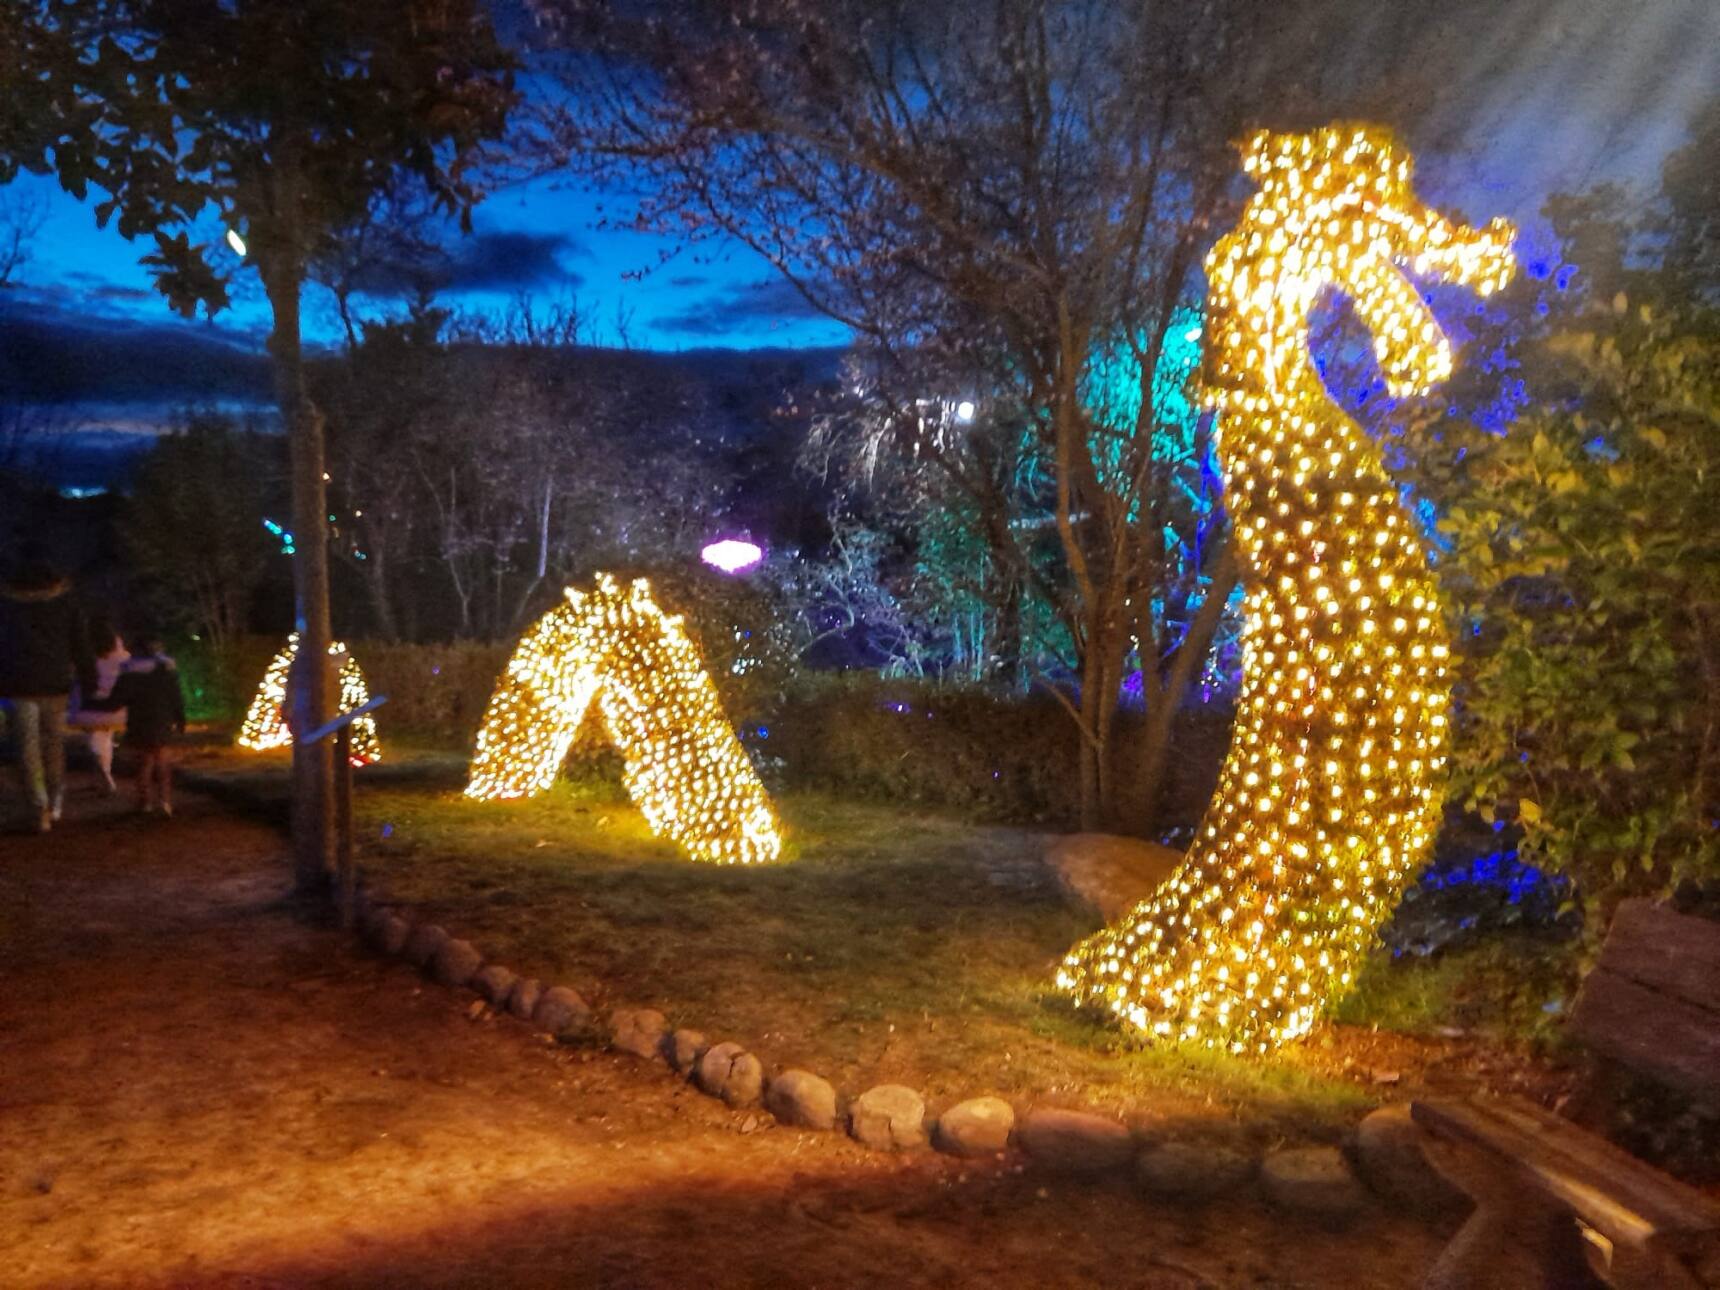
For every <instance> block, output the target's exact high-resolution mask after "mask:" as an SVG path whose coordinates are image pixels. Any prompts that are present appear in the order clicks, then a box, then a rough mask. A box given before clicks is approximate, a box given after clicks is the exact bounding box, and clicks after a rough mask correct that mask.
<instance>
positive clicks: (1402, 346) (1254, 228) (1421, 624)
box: [1057, 126, 1513, 1052]
mask: <svg viewBox="0 0 1720 1290" xmlns="http://www.w3.org/2000/svg"><path fill="white" fill-rule="evenodd" d="M1244 168H1245V169H1246V171H1247V172H1248V174H1249V175H1250V176H1252V177H1253V178H1254V180H1255V181H1256V182H1257V183H1258V185H1259V191H1258V192H1257V193H1256V194H1255V195H1254V197H1253V198H1252V199H1251V200H1250V201H1249V203H1248V205H1247V207H1246V209H1245V210H1244V211H1243V214H1242V218H1241V221H1240V222H1239V223H1238V225H1237V227H1236V228H1235V229H1234V230H1233V231H1232V232H1231V233H1230V234H1229V235H1228V236H1227V237H1225V238H1223V239H1222V240H1220V241H1219V243H1218V245H1217V246H1216V247H1214V248H1213V251H1212V254H1211V255H1210V256H1209V257H1208V259H1207V265H1206V269H1207V280H1208V283H1209V295H1208V303H1207V318H1208V325H1207V336H1208V345H1209V349H1208V355H1207V366H1206V371H1205V374H1204V382H1203V384H1204V389H1205V396H1204V397H1205V399H1206V402H1207V403H1208V404H1209V406H1211V407H1212V408H1214V409H1215V410H1216V411H1217V413H1218V416H1219V442H1218V449H1219V456H1220V459H1221V462H1222V465H1223V468H1224V474H1225V482H1226V491H1225V501H1226V505H1227V506H1228V507H1229V510H1230V516H1231V521H1232V524H1233V527H1234V531H1235V540H1236V541H1237V542H1238V543H1239V544H1240V548H1241V551H1242V553H1243V555H1244V557H1245V568H1246V572H1247V575H1248V576H1247V579H1246V581H1247V589H1248V600H1247V625H1246V627H1245V629H1244V639H1243V651H1244V653H1243V659H1244V661H1243V675H1242V689H1241V693H1240V696H1239V700H1238V709H1237V716H1236V729H1235V733H1234V734H1233V736H1232V741H1231V747H1230V753H1229V756H1228V758H1227V759H1226V761H1225V765H1224V768H1223V771H1222V774H1221V776H1220V779H1219V784H1218V791H1217V793H1216V795H1215V797H1214V800H1213V803H1212V805H1211V806H1210V807H1209V809H1208V811H1207V815H1206V818H1205V820H1204V821H1203V822H1202V825H1201V828H1200V829H1199V830H1198V832H1197V833H1196V837H1195V842H1194V845H1193V846H1192V847H1191V848H1190V850H1189V854H1188V856H1187V858H1186V859H1185V860H1184V861H1183V863H1182V865H1181V866H1180V867H1179V868H1178V869H1177V870H1176V872H1175V873H1173V874H1172V876H1171V877H1170V878H1169V879H1168V880H1167V881H1166V882H1165V884H1164V885H1163V886H1162V887H1160V888H1159V890H1158V891H1156V892H1155V893H1154V894H1153V895H1152V896H1151V897H1149V898H1148V899H1147V900H1145V901H1143V902H1142V903H1141V904H1140V905H1138V906H1136V907H1135V908H1134V909H1133V910H1131V911H1130V912H1129V913H1128V914H1127V915H1126V916H1125V917H1124V918H1123V919H1122V921H1121V922H1119V923H1118V924H1117V925H1115V926H1113V927H1111V928H1107V929H1106V930H1105V931H1102V932H1100V933H1098V934H1097V935H1095V936H1093V937H1090V938H1089V939H1087V940H1086V941H1084V942H1082V943H1081V944H1080V945H1078V946H1076V947H1075V949H1074V950H1073V951H1072V952H1071V953H1070V954H1069V956H1068V957H1067V959H1065V961H1064V963H1063V967H1062V969H1061V971H1060V972H1059V973H1058V978H1057V980H1058V984H1059V985H1060V986H1061V987H1062V988H1063V989H1065V990H1067V991H1069V992H1070V993H1072V994H1073V995H1074V996H1075V997H1076V999H1077V1000H1078V1001H1080V1002H1081V1003H1083V1004H1091V1005H1095V1006H1098V1007H1102V1008H1105V1009H1108V1010H1109V1011H1110V1012H1112V1013H1113V1014H1115V1015H1116V1016H1117V1017H1118V1018H1120V1019H1122V1020H1123V1021H1124V1022H1125V1023H1126V1024H1128V1025H1130V1026H1132V1027H1135V1028H1136V1029H1139V1030H1141V1031H1144V1032H1146V1033H1148V1034H1150V1035H1155V1036H1162V1037H1167V1038H1171V1039H1176V1040H1191V1041H1196V1042H1199V1043H1203V1044H1205V1045H1207V1046H1209V1047H1220V1046H1222V1047H1224V1048H1227V1049H1230V1050H1231V1051H1234V1052H1243V1051H1265V1050H1267V1049H1269V1048H1271V1047H1272V1046H1273V1045H1275V1044H1279V1043H1283V1042H1284V1041H1286V1040H1291V1039H1295V1038H1297V1037H1298V1036H1300V1035H1303V1034H1305V1033H1306V1032H1307V1031H1308V1029H1309V1027H1310V1026H1312V1025H1313V1023H1314V1019H1315V1017H1316V1016H1317V1015H1318V1013H1319V1010H1320V1008H1321V1007H1322V1006H1323V1005H1324V1004H1325V1002H1326V1001H1327V1000H1328V999H1329V998H1330V997H1332V996H1333V995H1334V994H1336V993H1337V992H1338V991H1340V990H1342V989H1343V988H1344V987H1345V986H1346V985H1348V984H1349V982H1350V976H1351V972H1352V970H1353V969H1354V967H1355V965H1356V963H1357V960H1358V959H1359V958H1360V956H1361V955H1362V954H1363V953H1364V952H1365V951H1366V949H1367V948H1368V947H1369V945H1370V944H1371V943H1372V941H1373V938H1374V936H1375V934H1376V932H1377V930H1378V928H1379V925H1380V924H1381V923H1382V922H1383V921H1384V919H1385V918H1386V917H1387V916H1388V915H1389V914H1390V912H1391V910H1392V908H1393V907H1394V906H1395V905H1396V903H1397V900H1398V897H1399V895H1400V894H1401V892H1402V890H1403V888H1404V885H1405V883H1406V882H1407V881H1408V879H1409V877H1410V876H1411V874H1412V873H1413V871H1414V870H1415V869H1416V868H1417V866H1419V865H1420V864H1421V863H1422V861H1423V860H1424V859H1425V857H1426V853H1427V849H1428V846H1429V843H1430V841H1431V839H1432V836H1433V832H1434V828H1435V826H1436V823H1437V816H1438V809H1439V792H1438V782H1439V774H1440V770H1441V767H1442V765H1443V761H1444V747H1445V736H1446V705H1447V699H1448V693H1449V683H1448V681H1447V679H1446V671H1447V665H1448V661H1449V660H1448V653H1449V649H1448V646H1447V643H1446V635H1445V627H1444V624H1443V622H1442V621H1441V610H1440V603H1439V598H1438V593H1437V590H1436V588H1435V585H1434V579H1433V576H1432V574H1431V572H1430V570H1429V568H1428V562H1427V558H1426V555H1425V553H1424V552H1423V550H1422V547H1421V544H1420V541H1419V539H1418V536H1417V533H1416V527H1415V524H1414V522H1413V521H1412V519H1411V516H1410V514H1409V512H1408V510H1407V509H1406V508H1405V506H1404V504H1403V502H1402V501H1401V500H1400V498H1399V495H1398V490H1397V488H1396V486H1395V485H1394V483H1393V482H1392V479H1391V477H1390V475H1389V474H1388V473H1387V471H1386V469H1385V465H1384V463H1383V461H1382V459H1381V455H1380V450H1379V448H1378V446H1377V445H1376V444H1375V443H1374V442H1373V441H1372V440H1371V439H1370V438H1369V437H1368V436H1367V435H1366V434H1365V433H1363V431H1362V429H1361V428H1360V427H1359V426H1358V425H1356V424H1355V422H1353V421H1352V420H1350V418H1348V417H1347V416H1345V415H1344V414H1343V412H1342V411H1341V410H1340V409H1339V408H1338V407H1337V406H1336V405H1335V404H1334V403H1333V402H1332V400H1331V398H1330V396H1329V395H1328V394H1327V392H1326V390H1325V388H1324V386H1323V385H1322V384H1321V381H1320V376H1319V373H1318V371H1317V370H1316V368H1315V365H1314V362H1313V359H1312V356H1311V355H1310V354H1309V352H1308V313H1309V310H1310V309H1311V308H1312V307H1313V305H1314V304H1315V302H1316V300H1318V299H1319V298H1320V296H1321V295H1322V293H1324V292H1326V291H1327V290H1337V291H1341V292H1343V293H1345V294H1346V295H1347V296H1348V297H1349V298H1350V300H1351V302H1352V303H1353V305H1354V307H1355V311H1356V313H1357V315H1358V317H1359V318H1360V320H1361V321H1362V322H1363V323H1364V324H1366V326H1367V327H1368V328H1369V330H1370V331H1371V332H1372V334H1373V344H1374V352H1375V354H1376V356H1377V357H1378V360H1379V364H1380V367H1381V369H1382V373H1383V375H1384V377H1385V380H1386V383H1387V386H1388V388H1389V389H1390V391H1391V392H1392V393H1393V394H1395V395H1405V394H1410V393H1416V392H1420V391H1422V390H1425V389H1426V388H1427V387H1428V386H1430V385H1432V384H1434V383H1435V382H1438V381H1441V380H1443V379H1445V378H1446V377H1447V376H1449V375H1450V374H1451V367H1452V356H1451V346H1450V344H1449V342H1448V341H1447V340H1446V338H1445V335H1444V334H1443V332H1441V330H1440V328H1439V325H1438V323H1437V322H1435V320H1434V317H1433V315H1432V313H1430V312H1429V310H1428V308H1427V306H1426V305H1425V304H1424V302H1423V300H1422V298H1421V295H1420V293H1419V292H1418V290H1417V289H1416V287H1415V286H1414V285H1412V284H1411V283H1410V282H1409V281H1408V280H1406V278H1405V277H1404V276H1402V273H1401V271H1400V266H1404V267H1407V268H1408V269H1409V270H1410V271H1412V272H1414V273H1416V274H1418V275H1424V276H1427V277H1430V278H1436V279H1439V280H1441V281H1445V282H1455V283H1462V284H1464V285H1467V286H1469V287H1471V288H1473V289H1474V290H1476V291H1477V292H1480V293H1481V294H1483V295H1485V294H1487V293H1489V292H1492V291H1494V290H1496V289H1497V288H1499V287H1501V286H1503V285H1504V284H1505V283H1506V282H1507V281H1508V280H1509V279H1510V276H1511V273H1512V270H1513V261H1512V257H1511V238H1512V229H1511V228H1510V226H1509V225H1508V224H1506V223H1505V222H1504V221H1502V220H1495V221H1493V222H1492V223H1491V224H1489V225H1488V226H1487V227H1486V228H1484V229H1480V230H1477V229H1471V228H1465V227H1463V226H1461V225H1457V224H1453V223H1450V222H1448V221H1446V220H1445V219H1443V218H1442V217H1441V216H1439V215H1438V214H1437V213H1435V212H1433V211H1432V210H1429V209H1428V208H1426V207H1424V206H1423V205H1422V204H1421V203H1420V202H1419V201H1417V200H1416V198H1415V195H1414V193H1413V192H1412V190H1411V185H1410V157H1409V154H1408V153H1407V152H1405V151H1404V150H1403V149H1402V148H1400V147H1399V146H1398V145H1397V144H1396V143H1395V141H1394V140H1393V139H1392V137H1391V135H1390V134H1389V133H1388V132H1387V131H1384V130H1381V129H1376V128H1370V127H1351V126H1339V127H1332V128H1329V129H1325V130H1322V131H1319V132H1317V133H1314V134H1309V135H1281V134H1265V133H1262V134H1258V135H1256V136H1255V137H1254V138H1253V139H1252V140H1251V141H1250V142H1249V143H1248V144H1247V146H1246V147H1245V149H1244Z"/></svg>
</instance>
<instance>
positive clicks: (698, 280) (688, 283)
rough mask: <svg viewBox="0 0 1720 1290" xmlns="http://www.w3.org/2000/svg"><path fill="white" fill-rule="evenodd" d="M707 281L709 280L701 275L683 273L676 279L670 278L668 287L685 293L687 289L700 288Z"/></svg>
mask: <svg viewBox="0 0 1720 1290" xmlns="http://www.w3.org/2000/svg"><path fill="white" fill-rule="evenodd" d="M709 281H710V279H709V278H708V277H706V276H705V275H704V274H702V273H684V274H682V275H681V276H680V277H678V278H670V279H669V285H670V286H671V287H675V288H677V289H679V290H681V291H685V290H687V289H688V288H689V287H702V286H704V285H705V284H706V283H708V282H709Z"/></svg>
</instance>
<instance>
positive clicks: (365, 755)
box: [239, 632, 382, 766]
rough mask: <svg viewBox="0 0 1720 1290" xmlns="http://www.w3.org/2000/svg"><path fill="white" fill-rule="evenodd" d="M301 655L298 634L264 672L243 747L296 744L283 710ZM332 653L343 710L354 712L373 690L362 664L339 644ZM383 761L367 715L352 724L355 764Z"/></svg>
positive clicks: (241, 735)
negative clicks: (337, 663)
mask: <svg viewBox="0 0 1720 1290" xmlns="http://www.w3.org/2000/svg"><path fill="white" fill-rule="evenodd" d="M298 652H299V634H298V633H297V632H294V633H293V634H292V635H291V636H289V637H287V643H286V646H285V648H283V649H282V650H281V652H280V653H279V654H277V655H275V657H274V659H273V660H272V661H271V662H270V664H269V669H268V671H266V672H264V673H263V681H262V684H260V685H259V686H258V687H257V694H256V697H255V698H253V699H252V700H251V706H250V707H249V708H248V709H246V712H245V722H244V724H243V725H241V726H240V727H239V747H241V748H249V749H251V750H252V751H253V752H262V751H263V750H264V749H267V748H286V747H288V746H289V745H290V744H291V743H292V742H293V736H292V732H291V731H289V730H288V729H287V720H286V714H285V713H284V712H283V711H282V708H283V705H284V704H285V703H286V698H287V673H288V672H290V671H291V670H292V666H293V659H294V657H295V656H296V655H297V654H298ZM328 652H329V657H331V658H337V659H339V660H340V710H341V711H342V712H351V711H352V710H353V709H354V708H362V707H363V706H364V705H365V704H367V703H369V702H370V688H369V687H368V686H367V685H366V684H365V682H364V672H363V671H362V670H361V669H360V668H359V666H358V661H357V660H356V659H354V658H353V656H352V655H351V654H349V653H348V652H347V648H346V646H345V645H343V644H341V643H340V642H339V641H334V642H332V643H331V644H330V645H329V647H328ZM381 760H382V741H381V740H379V739H378V738H377V737H376V718H375V717H374V716H371V715H369V714H366V715H365V716H362V717H359V718H358V719H357V720H356V721H354V722H353V723H352V764H353V765H355V766H368V765H369V764H370V763H372V762H377V761H381Z"/></svg>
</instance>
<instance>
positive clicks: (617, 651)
mask: <svg viewBox="0 0 1720 1290" xmlns="http://www.w3.org/2000/svg"><path fill="white" fill-rule="evenodd" d="M566 597H567V599H566V601H565V603H563V604H561V605H558V606H557V607H556V608H554V609H552V610H550V612H549V613H547V614H545V615H544V616H543V617H542V618H540V619H539V620H538V622H537V624H536V625H535V626H534V627H533V628H532V629H531V630H530V631H529V632H527V633H526V635H525V637H524V638H523V639H522V640H521V641H520V644H519V648H518V649H516V650H515V651H514V655H513V657H512V658H511V659H509V660H508V666H507V671H506V672H505V673H503V675H502V680H501V683H500V684H499V685H498V686H497V687H496V693H495V695H494V696H493V697H492V698H491V699H490V706H489V709H488V711H487V712H485V714H484V724H483V726H482V727H481V728H480V729H479V731H478V747H477V752H476V754H475V755H474V757H473V759H472V777H471V782H470V783H468V784H467V786H466V796H468V797H476V798H483V799H495V798H518V797H529V796H531V795H532V794H534V793H539V792H542V791H543V790H544V789H546V788H548V787H549V786H550V784H552V783H553V782H554V781H555V777H556V774H557V772H559V771H560V769H561V764H562V762H563V761H565V760H566V759H567V752H568V749H569V747H570V746H571V745H572V743H573V739H574V735H575V734H577V733H578V730H579V726H580V723H581V722H582V721H583V720H584V719H585V714H586V712H587V710H588V709H590V707H591V705H592V704H593V703H594V702H595V703H596V705H597V710H598V712H599V713H600V714H601V716H602V718H603V723H604V726H605V728H606V729H607V731H608V735H609V738H610V740H611V741H612V742H613V743H614V744H615V745H616V747H617V748H619V749H620V751H621V755H622V759H623V763H624V769H623V778H624V779H625V781H626V784H627V791H628V793H629V794H631V796H632V798H633V801H634V802H635V803H636V804H637V805H638V807H639V809H640V811H641V813H643V814H644V816H645V820H646V822H647V823H648V824H650V826H651V829H652V831H653V832H654V833H657V834H658V835H659V836H664V837H669V838H672V839H673V840H674V841H676V842H678V843H679V844H680V845H681V846H682V847H684V848H685V849H686V850H687V853H688V854H689V855H691V856H692V857H693V858H694V859H695V860H709V861H714V862H716V863H719V864H759V863H765V862H768V861H771V860H775V859H776V858H777V857H778V856H779V855H781V853H782V836H781V833H780V832H779V830H778V828H777V822H776V816H775V814H774V813H773V812H772V811H771V807H770V801H769V799H768V798H767V797H766V796H765V791H764V785H763V784H761V783H760V782H759V778H758V775H757V773H756V772H755V771H754V770H753V767H752V763H751V762H750V761H748V760H747V755H746V751H745V750H744V749H743V748H742V747H741V744H740V740H738V739H736V738H735V732H734V730H733V729H732V728H731V727H730V725H729V723H728V721H727V720H726V719H725V718H724V716H723V709H722V705H721V703H720V702H719V701H718V699H717V690H716V686H715V685H713V684H712V682H711V678H710V676H709V675H708V674H707V673H706V671H705V669H704V667H703V665H702V664H701V663H700V661H699V652H698V650H697V649H695V648H694V646H693V642H692V641H691V640H690V639H688V636H687V633H686V630H685V628H684V627H683V626H682V620H681V617H680V616H679V615H678V614H666V613H664V612H663V610H662V609H661V608H659V607H658V605H657V602H656V601H655V600H653V599H652V597H651V587H650V585H649V584H648V583H647V582H646V581H645V580H644V579H639V580H638V581H636V582H634V583H633V584H632V585H631V586H629V587H627V588H625V589H624V588H622V587H621V586H619V585H618V584H617V583H616V582H615V580H614V579H613V578H610V577H608V576H607V575H600V576H599V577H598V579H597V586H596V587H595V589H593V590H591V591H587V592H581V591H576V590H574V589H573V588H571V587H569V588H568V589H567V591H566Z"/></svg>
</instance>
